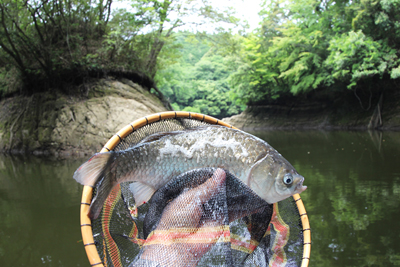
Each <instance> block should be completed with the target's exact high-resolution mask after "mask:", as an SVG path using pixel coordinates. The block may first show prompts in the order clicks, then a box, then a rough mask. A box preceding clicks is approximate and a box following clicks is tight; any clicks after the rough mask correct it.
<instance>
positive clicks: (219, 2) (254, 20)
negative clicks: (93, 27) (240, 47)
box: [113, 0, 265, 31]
mask: <svg viewBox="0 0 400 267" xmlns="http://www.w3.org/2000/svg"><path fill="white" fill-rule="evenodd" d="M264 1H265V0H213V1H212V5H213V6H215V7H217V8H219V9H223V8H226V7H233V8H234V9H235V10H236V17H238V18H239V19H241V20H246V21H247V22H248V23H249V26H250V29H249V30H250V31H252V30H254V29H255V28H257V27H258V26H259V25H258V24H259V23H260V21H261V19H260V17H259V16H258V12H259V11H260V9H261V3H262V2H264ZM129 2H130V1H129V0H123V1H115V2H113V6H114V7H116V8H122V7H123V8H127V7H129V4H128V3H129ZM128 9H129V8H128Z"/></svg>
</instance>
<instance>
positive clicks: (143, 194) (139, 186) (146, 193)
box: [129, 182, 156, 206]
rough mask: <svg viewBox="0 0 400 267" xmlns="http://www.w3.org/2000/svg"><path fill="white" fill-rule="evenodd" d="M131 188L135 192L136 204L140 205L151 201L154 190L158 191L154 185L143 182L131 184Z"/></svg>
mask: <svg viewBox="0 0 400 267" xmlns="http://www.w3.org/2000/svg"><path fill="white" fill-rule="evenodd" d="M129 189H130V190H131V192H132V193H133V196H134V198H135V203H136V206H140V205H142V204H144V203H146V202H147V201H149V199H150V198H151V196H152V195H153V194H154V192H156V190H155V189H154V188H153V187H151V186H149V185H147V184H144V183H141V182H135V183H132V184H130V186H129Z"/></svg>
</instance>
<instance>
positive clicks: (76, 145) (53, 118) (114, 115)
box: [0, 77, 167, 157]
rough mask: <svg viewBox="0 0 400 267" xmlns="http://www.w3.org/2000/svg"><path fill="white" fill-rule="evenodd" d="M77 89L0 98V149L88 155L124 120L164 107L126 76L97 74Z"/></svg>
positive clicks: (63, 155)
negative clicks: (75, 91)
mask: <svg viewBox="0 0 400 267" xmlns="http://www.w3.org/2000/svg"><path fill="white" fill-rule="evenodd" d="M82 90H83V91H84V92H83V93H82V94H80V95H79V96H76V95H75V96H71V95H65V94H62V93H60V92H58V91H51V92H45V93H36V94H33V95H31V96H14V97H10V98H6V99H3V100H1V101H0V114H1V117H0V152H3V153H12V154H20V153H32V154H35V155H55V156H61V157H68V156H72V155H78V156H84V155H90V154H93V153H95V152H97V151H99V150H100V149H101V148H102V146H103V145H104V144H105V143H106V142H107V141H108V139H109V138H110V137H111V136H112V135H114V134H115V133H116V132H117V131H118V130H119V129H121V128H122V127H124V126H126V125H127V124H128V123H130V122H132V121H134V120H136V119H139V118H141V117H143V116H146V115H149V114H152V113H156V112H161V111H166V110H167V107H165V105H164V104H163V102H162V101H161V100H160V99H159V97H158V96H157V95H156V94H155V93H152V92H151V91H150V90H148V89H147V88H145V87H142V86H140V85H138V84H136V83H133V82H132V81H130V80H128V79H123V78H121V79H113V78H110V77H109V78H104V79H96V80H93V81H91V82H88V83H86V84H85V85H84V86H82Z"/></svg>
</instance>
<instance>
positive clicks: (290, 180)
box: [283, 173, 293, 185]
mask: <svg viewBox="0 0 400 267" xmlns="http://www.w3.org/2000/svg"><path fill="white" fill-rule="evenodd" d="M283 182H284V183H285V184H287V185H289V184H292V183H293V176H292V175H291V174H290V173H286V174H285V176H283Z"/></svg>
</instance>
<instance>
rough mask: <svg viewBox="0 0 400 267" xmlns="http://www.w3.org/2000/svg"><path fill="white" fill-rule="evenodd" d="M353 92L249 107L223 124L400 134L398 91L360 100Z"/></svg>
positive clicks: (261, 128) (254, 127)
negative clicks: (398, 132)
mask: <svg viewBox="0 0 400 267" xmlns="http://www.w3.org/2000/svg"><path fill="white" fill-rule="evenodd" d="M362 100H363V102H362V101H361V99H360V98H357V97H356V96H355V95H354V93H353V92H352V91H349V92H348V93H347V94H341V95H340V96H332V95H331V96H329V97H321V96H320V95H317V96H315V95H314V96H312V97H310V98H309V99H306V100H305V99H301V98H300V97H298V98H296V97H293V98H290V99H287V100H286V101H280V102H272V103H264V104H260V105H253V106H250V107H248V108H247V109H246V110H245V111H244V112H242V113H241V114H239V115H235V116H232V117H229V118H225V119H223V121H225V122H227V123H229V124H231V125H234V126H235V127H238V128H240V129H242V130H250V131H257V130H273V129H290V130H293V129H326V130H368V129H369V130H385V131H388V130H389V131H400V91H395V90H392V91H385V92H384V93H382V92H380V93H375V94H372V95H371V96H369V98H368V95H367V96H365V97H364V99H362Z"/></svg>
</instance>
